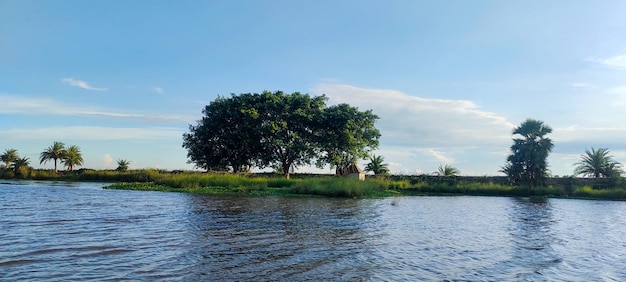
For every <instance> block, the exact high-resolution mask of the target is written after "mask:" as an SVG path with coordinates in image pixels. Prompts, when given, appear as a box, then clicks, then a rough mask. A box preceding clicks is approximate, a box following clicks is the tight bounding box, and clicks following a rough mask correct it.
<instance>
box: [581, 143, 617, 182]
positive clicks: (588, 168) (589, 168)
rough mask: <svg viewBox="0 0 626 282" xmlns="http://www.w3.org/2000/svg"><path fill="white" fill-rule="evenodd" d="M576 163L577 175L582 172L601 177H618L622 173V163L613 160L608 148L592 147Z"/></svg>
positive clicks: (586, 174)
mask: <svg viewBox="0 0 626 282" xmlns="http://www.w3.org/2000/svg"><path fill="white" fill-rule="evenodd" d="M575 165H576V168H575V169H574V174H575V175H579V174H582V175H585V176H591V177H595V178H599V177H617V176H620V175H621V174H622V169H621V166H622V164H620V163H619V162H616V161H615V160H613V157H612V156H611V155H609V149H607V148H599V149H597V150H596V149H594V148H593V147H592V148H591V151H589V150H585V154H583V155H581V156H580V161H579V162H577V163H576V164H575Z"/></svg>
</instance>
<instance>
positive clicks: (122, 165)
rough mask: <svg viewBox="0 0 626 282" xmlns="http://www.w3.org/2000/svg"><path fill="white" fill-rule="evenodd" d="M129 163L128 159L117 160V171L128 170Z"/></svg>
mask: <svg viewBox="0 0 626 282" xmlns="http://www.w3.org/2000/svg"><path fill="white" fill-rule="evenodd" d="M128 165H130V162H129V161H127V160H117V168H116V169H115V170H117V171H127V170H128Z"/></svg>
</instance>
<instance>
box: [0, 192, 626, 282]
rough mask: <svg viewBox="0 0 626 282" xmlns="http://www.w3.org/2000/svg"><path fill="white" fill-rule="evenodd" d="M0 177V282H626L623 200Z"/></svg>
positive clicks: (625, 233) (625, 208) (625, 209)
mask: <svg viewBox="0 0 626 282" xmlns="http://www.w3.org/2000/svg"><path fill="white" fill-rule="evenodd" d="M393 203H394V204H393V205H392V204H390V200H389V199H366V200H355V199H322V198H309V199H302V198H273V197H266V198H242V197H207V196H197V195H187V194H178V193H159V192H135V191H114V190H113V191H112V190H102V189H101V185H100V184H94V183H74V184H72V185H70V186H67V185H64V184H63V183H62V182H57V183H52V184H50V183H47V182H11V181H5V182H2V183H0V230H1V231H0V280H7V281H16V280H46V281H88V280H92V281H119V280H140V281H143V280H146V281H152V280H168V281H206V280H210V281H215V280H218V281H220V280H229V281H231V280H243V281H250V280H254V281H259V280H261V281H285V280H287V281H303V280H316V281H326V280H329V281H337V280H339V281H403V280H409V281H538V280H553V281H554V280H559V281H581V280H585V281H623V280H626V271H625V270H624V269H623V267H622V266H623V265H626V239H625V238H626V228H625V226H626V206H625V204H626V203H623V202H603V201H576V200H545V201H536V199H527V198H522V199H513V198H488V197H405V198H402V199H399V200H394V202H393Z"/></svg>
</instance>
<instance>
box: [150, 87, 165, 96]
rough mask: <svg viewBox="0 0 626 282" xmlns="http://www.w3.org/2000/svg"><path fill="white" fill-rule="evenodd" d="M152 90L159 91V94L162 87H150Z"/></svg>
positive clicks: (161, 91)
mask: <svg viewBox="0 0 626 282" xmlns="http://www.w3.org/2000/svg"><path fill="white" fill-rule="evenodd" d="M152 91H154V92H156V93H159V94H163V88H161V87H152Z"/></svg>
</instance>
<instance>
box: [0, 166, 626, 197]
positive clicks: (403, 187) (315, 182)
mask: <svg viewBox="0 0 626 282" xmlns="http://www.w3.org/2000/svg"><path fill="white" fill-rule="evenodd" d="M6 176H7V175H1V174H0V178H1V179H31V180H55V181H98V182H110V183H114V184H113V185H110V186H108V187H107V188H108V189H124V190H142V191H166V192H185V193H197V194H212V195H250V196H288V195H291V196H298V195H313V196H326V197H350V198H353V197H390V196H398V195H480V196H506V197H528V196H539V197H553V198H580V199H603V200H622V201H623V200H626V189H625V188H624V187H623V182H622V181H621V179H620V180H619V181H616V182H614V183H611V182H607V180H605V179H599V180H596V181H595V182H594V180H591V179H578V178H571V177H569V178H552V179H550V180H549V182H548V183H549V184H550V185H548V186H547V187H538V188H535V189H529V188H528V187H515V186H511V185H507V184H505V183H506V182H505V181H506V179H504V178H502V177H462V176H453V177H439V176H431V175H394V176H389V177H385V178H377V177H373V176H368V177H367V178H366V180H365V181H358V180H356V179H350V178H338V177H336V176H334V175H319V174H294V175H293V176H292V178H291V179H285V178H283V177H282V176H281V175H277V174H271V173H261V174H241V175H234V174H224V173H203V172H197V171H164V170H154V169H143V170H129V171H114V170H89V169H81V170H76V171H72V172H59V173H54V172H52V171H50V170H33V171H32V172H31V173H30V174H29V176H28V178H25V177H19V178H18V177H15V176H12V177H6ZM611 185H613V186H611Z"/></svg>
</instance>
